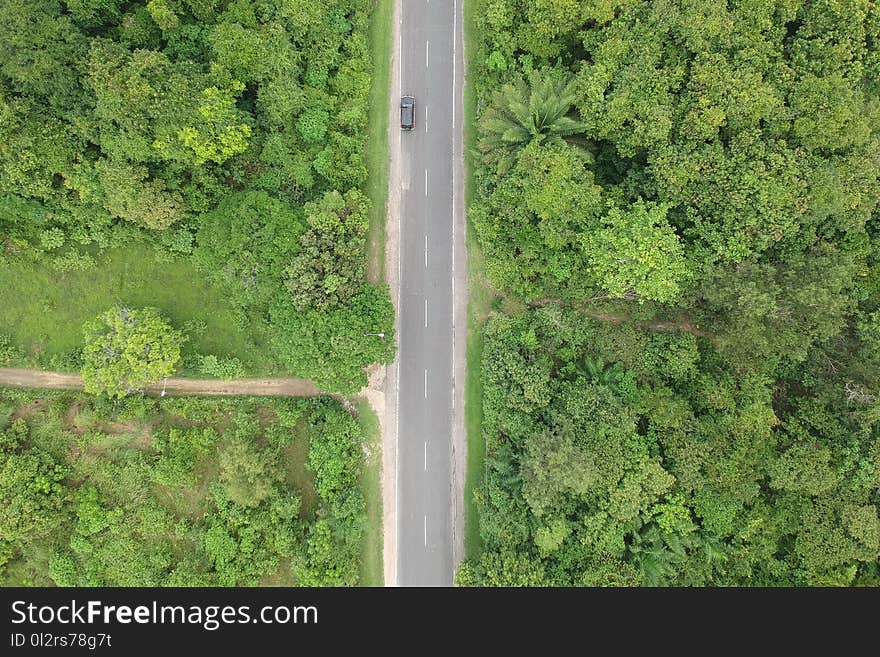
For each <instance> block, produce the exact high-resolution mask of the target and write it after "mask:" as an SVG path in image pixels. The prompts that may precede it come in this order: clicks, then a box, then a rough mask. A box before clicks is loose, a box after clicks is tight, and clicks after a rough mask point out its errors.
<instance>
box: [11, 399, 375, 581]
mask: <svg viewBox="0 0 880 657" xmlns="http://www.w3.org/2000/svg"><path fill="white" fill-rule="evenodd" d="M368 431H369V429H368V426H367V425H366V424H364V423H363V421H362V420H361V419H359V418H357V417H355V415H353V414H352V413H351V412H349V411H348V410H346V409H344V408H343V407H342V405H341V404H340V403H339V402H338V401H336V400H334V399H332V398H329V397H321V398H317V399H309V400H305V399H303V400H295V399H270V398H259V397H254V398H238V399H235V400H232V401H230V400H217V399H207V398H195V397H180V398H171V397H168V398H165V399H161V400H159V399H157V398H151V397H146V396H143V395H132V396H128V397H125V398H124V399H123V400H121V401H113V400H110V399H108V398H107V397H105V396H93V395H88V394H85V393H66V392H45V391H22V390H12V389H5V390H3V391H0V499H2V500H3V505H2V508H0V537H2V539H0V585H5V586H50V585H58V586H254V585H262V586H353V585H356V584H358V583H364V573H365V569H366V568H367V564H369V563H370V562H371V560H374V559H376V558H377V557H376V554H378V551H376V550H375V545H374V543H375V541H376V538H375V536H374V537H372V538H371V541H370V542H368V539H369V538H370V537H368V534H369V533H370V532H372V533H373V534H375V533H377V532H379V531H380V523H377V522H376V519H375V516H376V515H377V514H378V509H377V508H374V509H373V510H372V513H371V514H370V515H371V516H373V517H371V518H370V522H368V511H367V508H368V504H367V500H366V499H365V496H364V491H363V485H362V481H363V477H364V476H365V472H366V470H365V468H367V466H368V464H367V462H366V460H365V453H366V452H367V451H368V449H369V448H370V443H369V441H370V440H372V438H371V436H369V435H368ZM374 458H375V457H374ZM370 467H373V468H375V467H377V466H375V465H371V466H370ZM371 504H373V505H374V507H375V505H376V504H377V501H376V500H372V502H371ZM366 552H370V554H369V555H367V554H365V553H366ZM370 577H371V578H373V579H372V580H370V581H367V582H366V583H371V584H373V585H375V584H377V582H376V581H375V578H376V575H375V574H371V575H370ZM378 579H379V582H378V583H381V571H380V574H379V576H378Z"/></svg>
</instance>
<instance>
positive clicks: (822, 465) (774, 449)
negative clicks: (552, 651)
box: [457, 0, 880, 586]
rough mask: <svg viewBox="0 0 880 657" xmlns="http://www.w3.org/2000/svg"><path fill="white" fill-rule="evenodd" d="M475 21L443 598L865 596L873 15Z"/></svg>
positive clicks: (871, 11) (874, 210) (748, 8)
mask: <svg viewBox="0 0 880 657" xmlns="http://www.w3.org/2000/svg"><path fill="white" fill-rule="evenodd" d="M473 19H474V21H475V27H476V31H477V37H476V38H477V40H478V43H477V44H476V45H475V46H474V45H471V44H470V43H469V47H470V48H472V53H478V54H479V57H478V58H475V60H474V62H473V65H472V66H471V71H470V77H469V84H471V85H472V86H473V88H474V89H475V93H476V99H475V101H474V106H475V107H476V108H477V113H478V116H477V117H476V122H477V125H478V130H479V134H478V138H477V140H476V144H474V146H475V149H474V150H475V153H474V160H473V161H475V163H476V166H475V177H476V192H475V198H474V199H473V200H472V202H471V203H470V206H469V219H470V222H471V224H470V225H471V226H472V227H473V230H474V232H475V234H476V238H477V240H478V242H479V246H480V250H481V251H482V254H483V257H484V258H485V268H486V272H487V274H488V277H489V280H490V282H491V284H492V286H493V287H494V288H495V289H496V290H497V294H498V298H496V300H495V301H493V303H492V304H491V306H492V312H491V317H490V318H489V320H488V322H487V323H486V325H485V328H484V330H483V334H482V336H481V340H482V348H481V352H480V351H479V350H477V349H474V350H473V351H472V352H471V353H472V355H473V356H476V355H477V354H480V356H481V365H480V370H479V376H480V378H481V386H482V388H481V389H480V388H475V387H469V398H470V395H471V394H472V393H471V391H472V390H481V401H480V408H481V409H482V436H481V440H483V441H485V453H486V464H485V470H484V473H483V476H482V477H481V478H480V480H479V482H478V484H477V485H476V490H475V491H474V492H473V497H472V499H471V500H469V501H468V502H469V503H470V504H472V505H474V506H475V508H476V510H477V522H478V526H479V534H480V539H481V541H482V546H481V547H480V549H469V550H468V558H467V559H466V560H465V562H463V564H462V566H461V567H460V570H459V572H458V574H457V582H458V583H459V584H462V585H533V586H538V585H562V586H571V585H602V586H605V585H630V586H632V585H636V586H637V585H644V586H658V585H661V586H662V585H686V586H730V585H769V586H776V585H789V586H805V585H806V586H813V585H816V586H819V585H873V586H877V585H880V518H878V509H880V387H878V381H880V265H878V253H880V242H878V240H880V233H878V226H880V224H878V218H880V217H878V200H880V178H878V176H880V109H878V108H880V86H878V80H880V5H878V4H877V3H875V2H869V1H867V0H866V1H859V2H847V3H837V2H826V1H801V0H795V1H794V2H775V1H771V0H767V1H763V2H753V3H719V2H714V1H713V0H701V1H697V2H690V3H684V4H682V3H669V2H642V1H639V0H612V1H611V2H604V3H595V2H569V3H543V2H531V1H526V2H519V1H516V2H514V0H486V3H485V10H484V11H480V12H478V13H476V14H475V15H473ZM472 307H473V306H472ZM472 344H474V345H476V344H480V343H478V342H473V343H472ZM471 365H472V366H473V363H471ZM474 438H475V437H474V436H473V434H471V436H470V439H471V440H472V441H474ZM469 521H470V522H473V514H471V516H470V518H469ZM469 543H470V546H474V545H476V542H475V541H474V540H473V539H471V540H470V541H469Z"/></svg>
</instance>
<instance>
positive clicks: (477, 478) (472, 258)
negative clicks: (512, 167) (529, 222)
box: [463, 0, 493, 559]
mask: <svg viewBox="0 0 880 657" xmlns="http://www.w3.org/2000/svg"><path fill="white" fill-rule="evenodd" d="M484 5H485V1H484V0H470V1H469V2H465V3H464V8H463V11H464V40H465V48H464V55H465V66H466V68H467V75H466V80H467V81H468V82H467V84H466V85H465V88H464V99H463V101H464V124H463V125H464V152H465V181H464V182H465V187H464V192H465V208H469V207H470V206H471V204H472V202H473V199H474V196H475V194H476V184H475V179H474V162H473V161H472V155H471V154H472V153H473V152H474V151H475V149H476V138H477V135H476V113H477V108H476V102H477V95H476V92H475V89H474V82H475V81H476V79H477V78H476V67H475V62H477V61H478V58H479V57H482V53H481V52H480V50H479V48H478V45H479V39H478V34H477V28H476V16H478V15H480V14H481V12H483V11H484V9H485V7H484ZM467 252H468V338H467V374H466V377H465V391H464V395H465V401H464V414H465V429H466V432H467V471H466V474H465V485H464V550H465V558H467V559H473V558H476V557H478V556H479V554H480V552H481V551H482V549H483V542H482V539H481V538H480V520H479V517H478V514H477V509H476V504H475V503H474V495H475V491H476V490H477V489H478V488H480V486H481V484H482V482H483V474H484V471H483V469H484V466H485V461H486V446H485V440H484V439H483V430H482V424H483V385H482V379H481V376H480V373H481V362H482V357H483V328H484V326H485V323H486V318H487V316H488V314H489V310H490V308H491V304H492V296H493V294H492V291H491V289H490V287H489V286H488V284H487V280H486V274H485V266H484V261H483V257H482V254H481V252H480V248H479V244H478V243H477V239H476V236H475V233H474V229H473V226H472V225H471V223H470V221H468V231H467Z"/></svg>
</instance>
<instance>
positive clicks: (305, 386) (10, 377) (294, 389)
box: [0, 368, 323, 397]
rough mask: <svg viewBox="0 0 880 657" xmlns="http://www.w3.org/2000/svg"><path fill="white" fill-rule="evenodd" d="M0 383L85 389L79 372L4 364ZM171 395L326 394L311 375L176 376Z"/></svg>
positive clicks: (157, 390)
mask: <svg viewBox="0 0 880 657" xmlns="http://www.w3.org/2000/svg"><path fill="white" fill-rule="evenodd" d="M0 385H3V386H16V387H19V388H52V389H56V390H82V387H83V384H82V377H81V376H80V375H79V374H64V373H61V372H45V371H43V370H25V369H9V368H0ZM161 392H162V383H159V384H157V385H154V386H149V387H148V388H147V394H150V395H159V394H161ZM165 394H168V395H220V396H229V397H232V396H244V395H265V396H269V397H316V396H318V395H321V394H323V393H322V392H321V391H320V390H318V389H317V388H315V386H314V384H313V383H312V382H311V381H309V380H307V379H237V380H232V381H221V380H219V379H176V378H170V379H168V380H167V382H166V383H165Z"/></svg>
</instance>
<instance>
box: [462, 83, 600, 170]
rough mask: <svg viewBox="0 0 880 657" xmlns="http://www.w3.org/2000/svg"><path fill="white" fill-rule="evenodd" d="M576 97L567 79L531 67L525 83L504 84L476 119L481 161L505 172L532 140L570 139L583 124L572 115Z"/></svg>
mask: <svg viewBox="0 0 880 657" xmlns="http://www.w3.org/2000/svg"><path fill="white" fill-rule="evenodd" d="M576 99H577V96H576V94H575V93H574V91H573V85H572V83H571V80H568V81H563V80H559V79H557V78H554V77H547V76H542V75H541V74H540V73H539V72H538V71H535V72H534V73H533V74H532V75H531V76H530V79H529V83H528V84H526V83H525V82H523V81H522V80H520V81H518V82H517V83H515V84H505V85H504V86H503V87H502V88H501V89H500V90H499V91H497V92H496V93H495V96H494V98H493V101H492V105H491V107H489V109H487V110H486V113H485V114H484V115H483V118H482V119H481V120H480V132H481V137H480V143H479V149H480V152H481V153H482V154H483V158H482V159H483V162H484V163H486V164H497V166H498V172H499V173H501V174H504V173H506V172H507V171H508V170H510V168H511V167H512V166H513V164H514V162H515V161H516V154H517V152H518V151H519V150H521V149H522V148H524V147H525V146H526V145H528V144H529V143H531V142H532V141H534V140H538V141H542V142H543V143H546V144H554V143H555V144H562V143H566V142H567V143H572V144H574V145H577V146H581V145H582V144H581V143H579V142H578V141H577V140H576V139H573V137H574V136H575V135H578V134H580V133H582V132H584V131H585V130H586V129H587V126H586V125H585V124H584V123H582V122H581V121H580V120H578V119H577V118H575V117H574V116H572V114H573V113H572V106H573V105H574V103H575V100H576Z"/></svg>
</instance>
